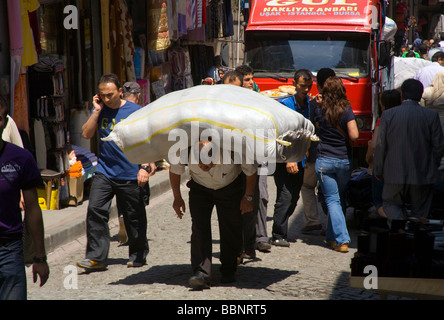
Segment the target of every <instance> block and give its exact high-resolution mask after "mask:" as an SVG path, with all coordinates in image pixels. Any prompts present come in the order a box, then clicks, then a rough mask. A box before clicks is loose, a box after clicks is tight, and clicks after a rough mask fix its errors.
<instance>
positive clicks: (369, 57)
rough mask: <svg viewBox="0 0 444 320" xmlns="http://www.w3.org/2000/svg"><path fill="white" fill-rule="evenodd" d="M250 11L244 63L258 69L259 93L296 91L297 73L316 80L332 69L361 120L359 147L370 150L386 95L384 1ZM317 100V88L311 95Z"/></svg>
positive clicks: (259, 5) (315, 2)
mask: <svg viewBox="0 0 444 320" xmlns="http://www.w3.org/2000/svg"><path fill="white" fill-rule="evenodd" d="M248 6H249V9H247V10H248V11H246V12H245V15H246V16H249V18H248V24H247V26H246V31H245V63H246V64H248V65H249V66H251V67H252V68H253V70H254V77H255V82H256V83H257V85H258V86H259V89H260V90H261V91H264V90H270V89H276V88H278V87H279V86H283V85H291V84H292V80H293V76H294V72H295V70H297V69H301V68H304V69H309V70H311V71H312V73H313V75H314V76H315V77H316V73H317V71H318V70H319V69H321V68H324V67H328V68H332V69H333V70H335V72H336V74H337V76H338V77H340V78H342V79H343V82H344V85H345V87H346V90H347V96H348V98H349V100H350V101H351V104H352V108H353V111H354V113H355V115H356V119H357V123H358V127H359V130H360V137H359V140H358V141H357V142H356V143H355V147H365V148H366V147H367V145H368V140H369V139H371V129H372V126H373V115H374V114H375V115H376V114H377V113H378V109H379V107H378V105H379V104H378V101H379V100H378V98H379V94H380V92H381V90H382V89H383V85H382V84H381V76H382V72H381V70H382V69H384V68H385V66H381V65H380V63H379V59H381V60H382V58H381V57H380V48H381V43H383V41H382V40H381V34H382V28H383V21H384V13H385V8H384V7H383V6H384V1H382V3H381V2H380V1H379V0H296V1H290V0H272V1H270V0H250V1H249V2H248ZM248 6H246V7H248ZM384 60H387V58H386V57H385V59H384ZM316 94H317V91H316V85H313V88H312V90H311V92H310V95H311V96H315V95H316ZM365 148H358V149H361V151H363V150H362V149H365ZM359 153H364V154H365V150H364V151H363V152H359Z"/></svg>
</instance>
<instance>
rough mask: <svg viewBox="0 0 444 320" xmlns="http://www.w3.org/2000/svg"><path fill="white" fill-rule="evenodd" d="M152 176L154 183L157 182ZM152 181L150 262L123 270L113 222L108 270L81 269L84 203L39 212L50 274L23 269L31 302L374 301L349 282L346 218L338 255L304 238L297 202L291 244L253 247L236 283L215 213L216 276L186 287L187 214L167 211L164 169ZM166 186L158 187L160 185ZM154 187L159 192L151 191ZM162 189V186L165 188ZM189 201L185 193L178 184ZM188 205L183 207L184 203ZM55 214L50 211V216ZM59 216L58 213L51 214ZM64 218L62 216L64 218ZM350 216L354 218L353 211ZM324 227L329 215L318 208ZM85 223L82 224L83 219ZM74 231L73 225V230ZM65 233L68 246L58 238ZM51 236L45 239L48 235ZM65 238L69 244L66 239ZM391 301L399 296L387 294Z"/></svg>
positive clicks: (315, 238)
mask: <svg viewBox="0 0 444 320" xmlns="http://www.w3.org/2000/svg"><path fill="white" fill-rule="evenodd" d="M154 177H156V179H157V180H155V179H154ZM154 177H153V179H152V180H151V187H152V195H153V197H152V198H151V201H150V204H149V206H148V207H147V216H148V239H149V246H150V253H149V255H148V259H147V265H145V266H143V267H141V268H127V267H126V262H127V258H128V247H127V246H124V245H120V244H119V243H118V241H117V232H118V220H117V219H116V218H114V219H112V220H111V221H110V232H111V236H112V239H111V240H112V241H111V249H110V253H109V261H108V269H107V270H106V271H103V272H95V273H90V274H86V273H84V272H83V269H80V268H77V267H76V262H77V261H79V260H82V259H83V258H84V251H85V246H86V238H85V235H84V229H83V231H82V232H83V233H82V232H80V231H81V229H82V227H81V226H78V224H81V222H82V221H84V219H85V214H86V203H84V204H82V205H81V206H79V207H77V208H68V209H64V210H66V211H64V210H61V211H60V212H52V211H51V212H44V216H45V223H46V227H47V237H48V238H47V242H48V243H49V246H48V247H49V250H48V251H49V252H50V253H49V255H48V258H49V264H50V270H51V274H50V278H49V280H48V282H47V284H46V285H45V286H43V287H42V288H39V286H38V285H37V284H34V283H32V275H31V268H27V275H28V298H29V299H30V300H46V299H50V300H179V301H181V300H185V301H201V300H363V299H370V300H378V299H380V297H379V295H378V294H376V293H374V292H373V291H368V290H363V289H355V288H351V287H350V286H349V276H350V262H351V258H352V257H353V254H354V253H355V252H356V243H357V242H356V236H357V230H356V229H355V228H354V227H353V219H351V217H350V214H348V215H347V218H348V223H349V230H350V234H351V237H352V244H351V247H350V251H349V252H348V253H345V254H343V253H338V252H335V251H333V250H331V249H330V248H327V247H326V245H325V244H324V237H322V236H320V235H319V234H318V235H316V234H313V235H303V234H301V232H300V229H301V228H302V211H301V210H302V208H303V205H302V203H301V201H300V202H299V204H298V207H297V209H296V211H295V213H294V214H293V215H292V216H291V218H290V221H289V238H290V240H291V245H290V247H289V248H280V247H272V249H271V251H270V252H268V253H262V252H258V256H257V259H256V260H254V261H248V260H247V261H245V262H244V264H242V265H240V266H239V268H238V272H237V275H236V280H237V281H236V282H235V283H233V284H229V285H223V284H221V283H220V273H219V269H218V267H219V266H220V262H219V260H218V258H219V235H218V225H217V218H216V214H213V219H212V228H213V229H212V230H213V277H212V286H211V288H210V289H208V290H203V291H191V290H190V288H189V285H188V278H189V277H190V275H191V267H190V234H191V219H190V215H189V212H188V211H187V212H186V214H185V216H184V217H183V219H182V220H180V219H178V218H177V217H176V215H175V213H174V211H173V209H172V207H171V206H172V199H173V197H172V192H171V190H170V189H169V184H166V183H169V182H168V179H167V178H168V173H167V172H159V173H158V174H156V175H155V176H154ZM268 181H269V182H268V189H269V196H270V202H269V205H268V232H269V235H270V234H271V226H272V213H273V208H274V199H275V197H276V190H275V189H276V188H275V186H274V181H273V178H272V177H269V180H268ZM162 184H163V186H164V187H160V185H162ZM156 188H159V190H160V191H159V192H158V193H157V192H156V191H155V190H156ZM164 188H165V189H164ZM182 195H183V197H184V200H185V202H186V203H187V199H188V194H187V188H186V187H185V185H184V184H183V185H182ZM187 210H188V207H187ZM51 215H54V216H51ZM56 215H62V217H63V218H59V219H55V218H56ZM65 215H66V216H65ZM351 216H352V215H351ZM320 217H321V221H322V223H323V224H324V226H325V225H326V216H325V215H324V214H323V213H321V215H320ZM83 223H84V222H83ZM73 229H78V231H76V232H74V231H73ZM62 234H64V235H66V237H67V238H66V241H64V242H65V243H62V242H63V241H59V238H62V237H64V236H62ZM48 239H49V240H48ZM68 240H69V241H68ZM388 298H389V299H394V300H398V299H402V298H400V297H395V296H389V297H388Z"/></svg>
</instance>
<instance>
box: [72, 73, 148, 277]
mask: <svg viewBox="0 0 444 320" xmlns="http://www.w3.org/2000/svg"><path fill="white" fill-rule="evenodd" d="M98 90H99V91H98V94H97V95H95V96H94V97H93V105H94V108H93V110H92V112H91V116H90V118H89V119H88V121H87V122H86V123H85V124H84V125H83V127H82V135H83V137H84V138H85V139H91V138H92V137H94V135H95V134H96V132H97V133H98V135H99V138H100V140H99V141H100V154H99V157H98V165H97V169H96V173H95V176H94V178H93V182H92V185H91V191H90V196H89V204H88V212H87V217H86V228H87V230H86V235H87V245H86V256H85V260H83V261H80V262H77V265H78V266H79V267H81V268H84V269H85V270H86V271H87V272H90V271H101V270H105V269H106V263H107V258H108V252H109V246H110V235H109V228H108V220H109V210H110V207H111V201H112V199H113V198H114V196H116V201H117V205H118V206H120V207H125V211H124V213H123V219H124V221H125V227H126V231H127V235H128V248H129V260H128V263H127V266H128V267H141V266H143V265H144V264H146V256H147V255H148V252H149V247H148V240H147V235H146V232H147V218H146V209H145V203H144V201H143V197H142V195H143V188H142V187H143V186H144V185H145V184H146V183H147V182H148V179H149V177H150V176H152V175H153V174H154V173H155V170H156V167H155V165H154V163H150V164H147V165H140V166H139V165H137V164H133V163H131V162H129V161H128V159H127V158H126V156H125V154H124V153H123V151H122V150H121V149H120V148H119V147H118V146H117V145H116V144H115V143H114V142H112V141H106V142H105V141H102V140H101V138H104V137H107V136H108V135H109V134H110V133H111V132H112V130H113V129H114V126H115V125H116V124H117V123H119V122H120V121H122V120H123V119H125V118H127V117H128V116H129V115H130V114H132V113H133V112H135V111H137V110H139V109H140V108H141V107H140V106H139V105H137V104H135V103H133V102H130V101H126V100H123V99H122V88H121V87H120V81H119V78H118V77H117V76H116V75H115V74H105V75H103V76H102V77H101V78H100V80H99V84H98Z"/></svg>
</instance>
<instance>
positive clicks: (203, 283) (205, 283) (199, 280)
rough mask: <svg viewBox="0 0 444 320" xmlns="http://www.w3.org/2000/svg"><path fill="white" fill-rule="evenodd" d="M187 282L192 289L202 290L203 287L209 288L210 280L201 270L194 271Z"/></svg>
mask: <svg viewBox="0 0 444 320" xmlns="http://www.w3.org/2000/svg"><path fill="white" fill-rule="evenodd" d="M188 283H189V284H190V286H191V288H192V289H193V290H203V289H209V288H210V280H209V278H208V276H207V275H205V274H204V273H203V272H201V271H198V272H196V273H195V274H194V275H193V276H192V277H191V278H190V279H189V280H188Z"/></svg>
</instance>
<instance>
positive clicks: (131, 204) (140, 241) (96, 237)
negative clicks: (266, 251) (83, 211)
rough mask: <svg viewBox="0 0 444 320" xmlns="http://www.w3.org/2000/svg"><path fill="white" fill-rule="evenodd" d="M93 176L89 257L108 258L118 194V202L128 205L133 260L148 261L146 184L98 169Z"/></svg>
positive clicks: (126, 217) (88, 223) (88, 218)
mask: <svg viewBox="0 0 444 320" xmlns="http://www.w3.org/2000/svg"><path fill="white" fill-rule="evenodd" d="M93 179H94V180H93V182H92V185H91V191H90V195H89V204H88V213H87V216H86V235H87V245H86V258H87V259H90V260H95V261H100V262H105V261H106V259H107V258H108V252H109V245H110V234H109V227H108V221H109V210H110V207H111V201H112V199H113V198H114V196H116V201H117V204H118V206H119V207H121V208H125V210H123V212H122V214H123V219H124V222H125V228H126V232H127V235H128V249H129V261H130V262H141V263H145V262H146V256H147V255H148V252H149V247H148V240H147V236H146V232H147V218H146V209H145V203H144V201H143V188H141V187H139V186H138V185H137V180H130V181H128V180H114V179H109V178H108V177H106V176H105V175H103V174H101V173H96V175H95V176H94V178H93Z"/></svg>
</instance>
